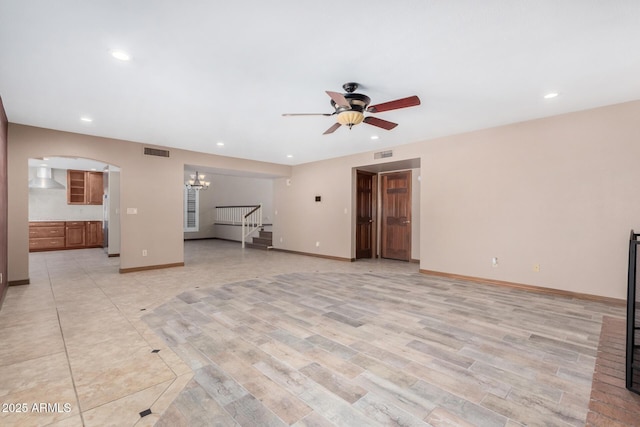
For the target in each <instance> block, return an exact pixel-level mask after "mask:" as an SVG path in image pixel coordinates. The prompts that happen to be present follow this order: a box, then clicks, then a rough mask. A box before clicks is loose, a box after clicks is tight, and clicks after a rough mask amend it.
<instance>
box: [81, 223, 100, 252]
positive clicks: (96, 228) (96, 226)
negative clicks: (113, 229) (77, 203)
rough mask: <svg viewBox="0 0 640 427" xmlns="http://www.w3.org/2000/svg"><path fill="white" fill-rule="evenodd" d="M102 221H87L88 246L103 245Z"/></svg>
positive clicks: (86, 235) (86, 241) (86, 239)
mask: <svg viewBox="0 0 640 427" xmlns="http://www.w3.org/2000/svg"><path fill="white" fill-rule="evenodd" d="M103 241H104V238H103V234H102V221H87V222H86V224H85V244H86V246H87V247H96V246H97V247H102V243H103Z"/></svg>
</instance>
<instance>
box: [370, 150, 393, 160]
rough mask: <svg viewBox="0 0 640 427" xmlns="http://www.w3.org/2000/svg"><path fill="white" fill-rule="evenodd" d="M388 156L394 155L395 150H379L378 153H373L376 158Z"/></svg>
mask: <svg viewBox="0 0 640 427" xmlns="http://www.w3.org/2000/svg"><path fill="white" fill-rule="evenodd" d="M387 157H393V151H391V150H387V151H378V152H377V153H374V154H373V158H374V159H386V158H387Z"/></svg>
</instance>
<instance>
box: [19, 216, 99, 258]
mask: <svg viewBox="0 0 640 427" xmlns="http://www.w3.org/2000/svg"><path fill="white" fill-rule="evenodd" d="M103 242H104V236H103V233H102V221H33V222H30V223H29V251H30V252H36V251H51V250H63V249H81V248H101V247H102V245H103Z"/></svg>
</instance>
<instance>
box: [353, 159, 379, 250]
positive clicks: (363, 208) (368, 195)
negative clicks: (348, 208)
mask: <svg viewBox="0 0 640 427" xmlns="http://www.w3.org/2000/svg"><path fill="white" fill-rule="evenodd" d="M376 177H377V175H376V174H374V173H371V172H364V171H357V172H356V259H360V258H374V257H375V256H376V251H375V241H376V239H375V227H374V224H375V222H374V217H375V197H376Z"/></svg>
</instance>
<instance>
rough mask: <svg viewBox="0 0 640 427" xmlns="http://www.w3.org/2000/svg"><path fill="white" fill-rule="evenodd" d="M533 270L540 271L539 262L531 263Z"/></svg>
mask: <svg viewBox="0 0 640 427" xmlns="http://www.w3.org/2000/svg"><path fill="white" fill-rule="evenodd" d="M533 271H535V272H536V273H540V264H533Z"/></svg>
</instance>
